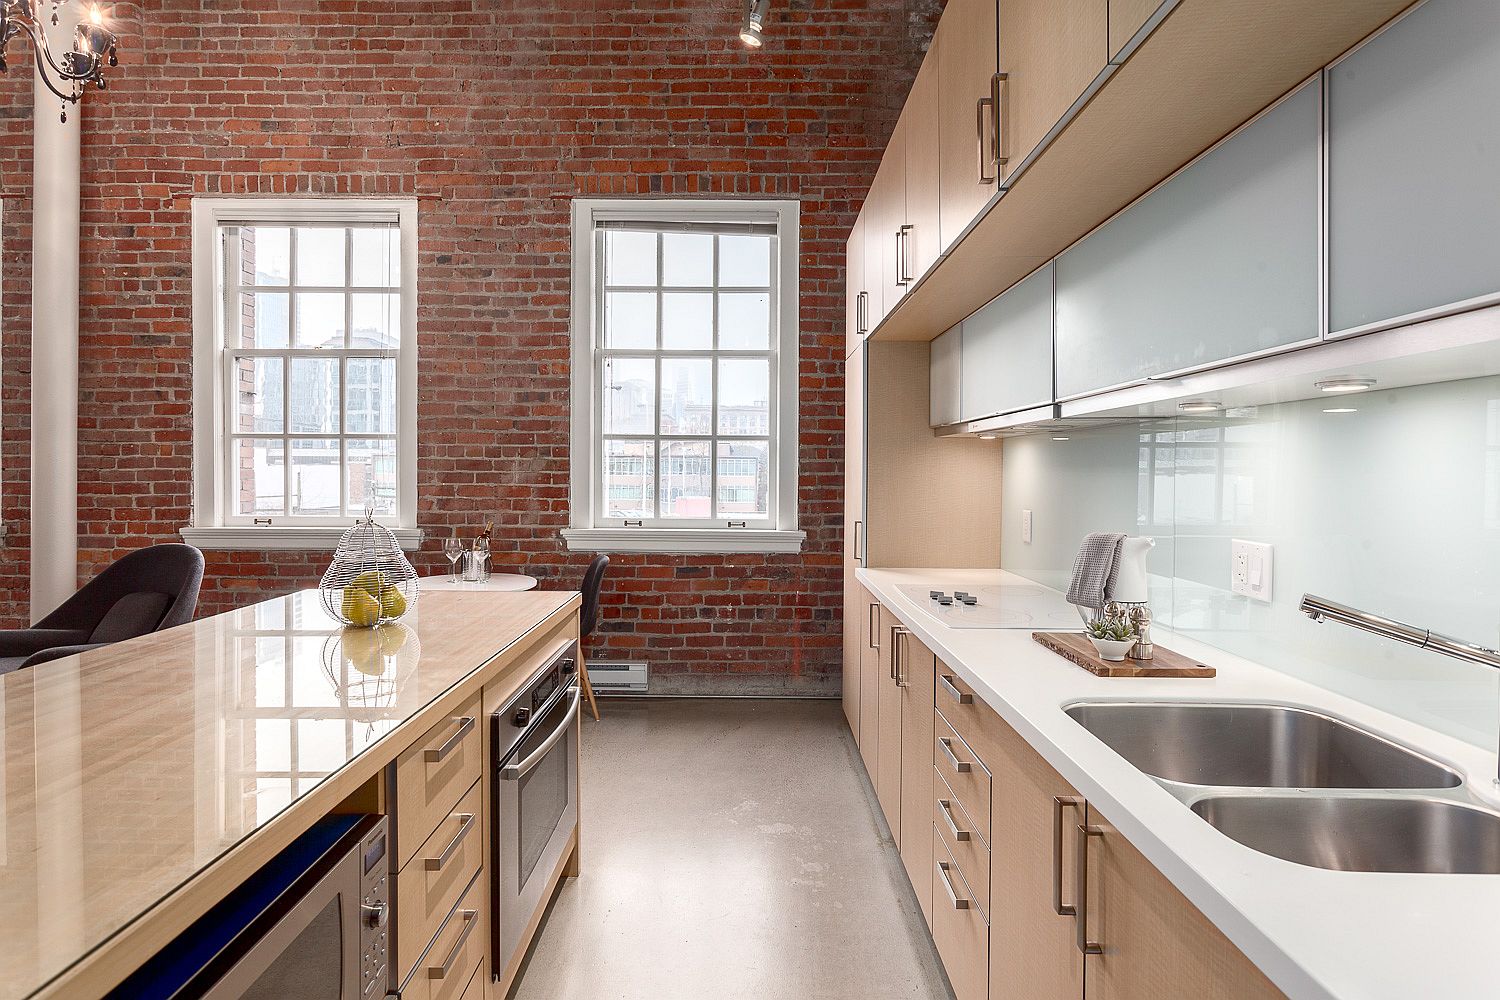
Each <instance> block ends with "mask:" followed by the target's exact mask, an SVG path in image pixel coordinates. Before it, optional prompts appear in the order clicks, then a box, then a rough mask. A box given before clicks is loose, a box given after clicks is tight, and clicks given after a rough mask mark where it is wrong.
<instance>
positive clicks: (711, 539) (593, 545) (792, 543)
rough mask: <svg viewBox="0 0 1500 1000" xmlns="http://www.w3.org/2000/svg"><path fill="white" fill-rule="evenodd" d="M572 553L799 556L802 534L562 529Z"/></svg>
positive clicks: (740, 530) (742, 530)
mask: <svg viewBox="0 0 1500 1000" xmlns="http://www.w3.org/2000/svg"><path fill="white" fill-rule="evenodd" d="M562 537H563V541H565V542H567V543H568V549H569V551H572V552H675V553H679V554H682V553H695V554H708V555H721V554H725V553H742V552H743V553H750V552H801V551H802V542H803V541H804V540H805V539H806V538H807V532H805V531H775V530H754V529H748V528H564V529H563V531H562Z"/></svg>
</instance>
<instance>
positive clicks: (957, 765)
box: [938, 736, 974, 774]
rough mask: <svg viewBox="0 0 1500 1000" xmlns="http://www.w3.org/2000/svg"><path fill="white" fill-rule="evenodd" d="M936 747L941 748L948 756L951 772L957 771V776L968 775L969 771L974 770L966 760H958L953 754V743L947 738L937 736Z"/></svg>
mask: <svg viewBox="0 0 1500 1000" xmlns="http://www.w3.org/2000/svg"><path fill="white" fill-rule="evenodd" d="M938 745H939V746H941V747H942V748H943V753H945V754H947V755H948V760H949V761H950V762H951V763H952V764H953V770H955V771H957V772H958V773H959V774H968V773H969V772H970V771H972V770H974V765H973V764H970V763H969V762H968V761H966V760H959V759H958V756H957V755H956V754H955V753H954V752H953V741H952V740H950V739H949V738H948V737H946V736H939V737H938Z"/></svg>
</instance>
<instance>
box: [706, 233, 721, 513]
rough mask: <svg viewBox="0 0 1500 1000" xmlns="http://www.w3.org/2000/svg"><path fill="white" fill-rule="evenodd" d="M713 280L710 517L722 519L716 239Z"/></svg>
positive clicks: (712, 252) (716, 243) (712, 256)
mask: <svg viewBox="0 0 1500 1000" xmlns="http://www.w3.org/2000/svg"><path fill="white" fill-rule="evenodd" d="M709 257H710V264H709V266H710V268H711V279H712V281H713V284H714V294H713V330H712V331H711V334H710V337H711V339H710V341H709V343H710V344H712V345H713V350H714V354H713V357H712V358H711V359H710V360H709V362H708V364H709V373H708V380H709V410H708V433H709V441H708V516H709V517H711V518H717V517H718V516H719V462H718V457H719V440H718V434H719V281H720V276H719V237H718V235H717V234H716V235H715V236H714V238H713V247H712V249H711V250H710V251H709Z"/></svg>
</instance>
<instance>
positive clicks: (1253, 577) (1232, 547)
mask: <svg viewBox="0 0 1500 1000" xmlns="http://www.w3.org/2000/svg"><path fill="white" fill-rule="evenodd" d="M1229 561H1230V580H1229V589H1230V590H1231V591H1232V592H1234V593H1236V594H1242V595H1244V596H1245V597H1248V598H1250V599H1251V600H1253V601H1264V602H1266V603H1268V604H1269V603H1270V601H1271V546H1269V545H1267V544H1266V543H1264V542H1245V541H1241V540H1240V539H1238V538H1236V539H1233V540H1232V541H1231V542H1230V543H1229Z"/></svg>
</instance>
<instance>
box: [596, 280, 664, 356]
mask: <svg viewBox="0 0 1500 1000" xmlns="http://www.w3.org/2000/svg"><path fill="white" fill-rule="evenodd" d="M604 346H605V347H624V348H636V349H640V348H647V349H651V348H655V347H656V293H655V292H606V293H605V295H604Z"/></svg>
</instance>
